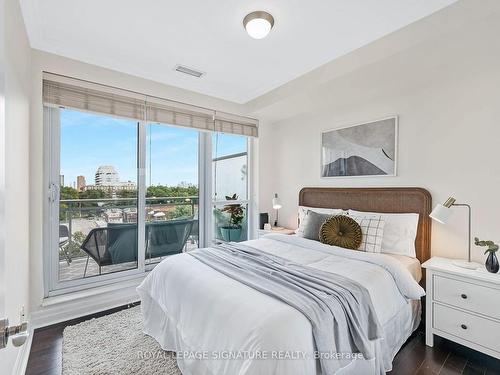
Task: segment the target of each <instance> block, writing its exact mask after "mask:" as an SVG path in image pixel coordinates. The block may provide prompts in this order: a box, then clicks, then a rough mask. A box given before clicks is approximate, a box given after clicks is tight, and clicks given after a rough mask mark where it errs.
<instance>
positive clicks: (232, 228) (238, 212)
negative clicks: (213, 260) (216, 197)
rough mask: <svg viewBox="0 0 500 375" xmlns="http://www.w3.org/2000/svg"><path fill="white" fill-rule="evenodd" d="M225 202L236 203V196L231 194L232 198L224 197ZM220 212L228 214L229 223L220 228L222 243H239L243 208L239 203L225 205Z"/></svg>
mask: <svg viewBox="0 0 500 375" xmlns="http://www.w3.org/2000/svg"><path fill="white" fill-rule="evenodd" d="M226 200H227V201H237V200H238V196H237V195H236V194H233V195H232V196H228V195H226ZM221 211H222V212H225V213H227V214H229V222H228V224H227V225H224V226H222V227H220V233H221V235H222V239H223V240H224V241H228V242H229V241H239V240H240V238H241V230H242V227H241V223H242V222H243V218H244V216H245V215H244V208H243V205H241V204H239V203H234V204H226V205H225V206H224V207H223V208H222V209H221Z"/></svg>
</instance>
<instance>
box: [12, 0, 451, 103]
mask: <svg viewBox="0 0 500 375" xmlns="http://www.w3.org/2000/svg"><path fill="white" fill-rule="evenodd" d="M455 1H456V0H307V1H306V0H273V1H269V0H254V1H244V0H211V1H209V0H183V1H178V0H177V1H173V0H162V1H159V0H143V1H137V0H105V1H103V0H85V1H68V0H43V1H39V0H21V4H22V9H23V14H24V18H25V22H26V27H27V30H28V34H29V38H30V43H31V46H32V47H33V48H37V49H40V50H44V51H47V52H52V53H55V54H58V55H62V56H66V57H69V58H73V59H77V60H81V61H84V62H87V63H91V64H95V65H100V66H103V67H106V68H110V69H114V70H117V71H121V72H124V73H128V74H132V75H136V76H139V77H143V78H147V79H152V80H155V81H159V82H162V83H166V84H169V85H173V86H177V87H181V88H184V89H188V90H192V91H196V92H199V93H202V94H207V95H211V96H215V97H219V98H223V99H227V100H230V101H234V102H238V103H245V102H247V101H249V100H251V99H253V98H255V97H258V96H260V95H262V94H264V93H266V92H268V91H270V90H272V89H274V88H276V87H278V86H280V85H282V84H284V83H286V82H288V81H290V80H292V79H294V78H297V77H298V76H300V75H302V74H304V73H307V72H308V71H311V70H313V69H315V68H317V67H319V66H320V65H323V64H325V63H327V62H329V61H331V60H333V59H335V58H337V57H339V56H342V55H344V54H346V53H348V52H351V51H353V50H355V49H357V48H359V47H361V46H363V45H365V44H367V43H370V42H372V41H374V40H376V39H378V38H380V37H382V36H384V35H386V34H388V33H390V32H393V31H395V30H397V29H399V28H401V27H404V26H406V25H408V24H410V23H412V22H414V21H416V20H418V19H420V18H423V17H425V16H427V15H429V14H431V13H433V12H435V11H437V10H439V9H441V8H444V7H446V6H448V5H450V4H452V3H454V2H455ZM254 10H266V11H268V12H269V13H271V14H272V15H273V16H274V18H275V25H274V28H273V30H272V31H271V33H270V34H269V36H268V37H267V38H265V39H262V40H254V39H252V38H250V37H249V36H248V35H247V34H246V32H245V30H244V28H243V25H242V20H243V17H244V16H245V15H246V14H247V13H249V12H251V11H254ZM176 64H184V65H187V66H189V67H192V68H196V69H199V70H201V71H203V72H206V75H205V76H204V77H203V78H200V79H198V78H194V77H190V76H186V75H183V74H181V73H178V72H176V71H174V70H173V69H174V66H175V65H176Z"/></svg>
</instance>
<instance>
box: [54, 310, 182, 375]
mask: <svg viewBox="0 0 500 375" xmlns="http://www.w3.org/2000/svg"><path fill="white" fill-rule="evenodd" d="M62 357H63V371H62V373H63V375H113V374H120V375H122V374H141V375H156V374H165V375H181V372H180V370H179V368H178V367H177V363H176V361H175V358H174V355H173V353H172V352H166V351H164V350H162V349H161V347H160V346H159V345H158V343H157V342H156V341H155V340H154V339H153V338H151V337H149V336H147V335H145V334H144V333H142V316H141V307H140V306H137V307H133V308H130V309H126V310H122V311H119V312H117V313H115V314H111V315H106V316H103V317H101V318H97V319H91V320H87V321H85V322H82V323H80V324H77V325H74V326H68V327H66V328H65V329H64V333H63V353H62Z"/></svg>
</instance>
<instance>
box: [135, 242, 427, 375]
mask: <svg viewBox="0 0 500 375" xmlns="http://www.w3.org/2000/svg"><path fill="white" fill-rule="evenodd" d="M247 244H248V245H249V246H252V247H254V248H258V249H260V250H262V251H265V252H268V253H271V254H274V255H278V256H281V257H284V258H287V259H290V260H292V261H294V262H297V263H300V264H304V265H308V266H309V267H313V268H317V269H321V270H324V271H328V272H334V273H337V274H341V275H344V276H347V277H349V278H351V279H353V280H354V281H357V282H358V283H360V284H361V285H363V286H364V287H365V288H367V290H368V291H369V294H370V297H371V299H372V302H373V305H374V308H375V311H376V313H377V317H378V319H379V322H380V323H381V325H382V327H383V328H384V331H385V332H384V340H382V341H379V342H377V343H376V344H375V345H376V348H375V351H376V353H377V356H376V360H377V361H383V363H384V366H385V368H386V369H387V370H390V368H391V362H392V359H393V356H394V355H395V353H396V352H397V350H399V348H400V346H401V344H402V343H404V341H405V340H406V338H407V337H408V336H409V335H410V334H411V332H412V331H413V330H414V329H415V326H416V325H418V322H419V316H418V318H417V317H416V315H417V312H418V313H419V309H420V305H419V304H418V306H417V304H416V303H410V301H411V300H419V299H420V297H421V296H423V295H424V294H425V292H424V291H423V289H422V288H421V287H420V286H419V285H418V283H417V282H416V281H415V280H414V278H413V277H412V276H411V274H410V272H409V271H408V270H407V269H405V268H404V267H403V266H402V265H401V264H400V263H398V261H397V260H395V259H394V258H391V257H390V256H387V255H383V254H373V253H364V252H358V251H352V250H346V249H342V248H338V247H332V246H328V245H324V244H321V243H319V242H316V241H311V240H307V239H304V238H300V237H296V236H285V235H277V234H270V235H267V236H264V237H263V238H261V239H258V240H252V241H248V242H247ZM137 290H138V292H139V294H140V296H141V300H142V311H143V316H144V332H145V333H146V334H148V335H150V336H152V337H154V338H155V339H156V340H157V341H158V343H159V344H160V346H161V347H162V348H163V349H164V350H171V351H175V352H177V363H178V366H179V368H180V369H181V371H182V373H183V374H184V375H204V374H207V375H223V374H227V375H237V374H241V375H243V374H245V375H247V374H248V375H249V374H252V375H253V374H259V375H260V374H262V375H264V374H276V375H295V374H296V375H314V374H317V373H318V364H317V359H315V358H314V350H315V348H314V341H313V336H312V332H311V325H310V323H309V321H308V320H307V319H306V318H305V316H304V315H302V314H301V313H300V312H299V311H297V310H295V309H294V308H293V307H290V306H288V305H287V304H285V303H284V302H281V301H279V300H277V299H274V298H273V297H270V296H268V295H265V294H262V293H260V292H258V291H256V290H254V289H252V288H250V287H248V286H246V285H244V284H241V283H239V282H237V281H235V280H233V279H231V278H229V277H227V276H225V275H223V274H221V273H219V272H217V271H215V270H213V269H212V268H210V267H208V266H207V265H205V264H203V263H201V262H199V261H198V260H196V259H195V258H194V257H192V256H190V255H189V254H179V255H175V256H171V257H169V258H167V259H165V260H164V261H162V262H161V263H160V264H159V265H158V266H157V267H156V268H155V269H154V270H153V271H152V272H151V273H150V274H149V275H148V276H147V277H146V279H145V280H144V282H143V283H142V284H141V285H140V286H139V287H138V288H137ZM370 362H371V361H366V360H357V361H354V362H353V365H351V366H348V367H347V368H344V369H343V370H342V373H345V374H370V373H371V372H370V371H371V369H372V368H375V364H374V363H370Z"/></svg>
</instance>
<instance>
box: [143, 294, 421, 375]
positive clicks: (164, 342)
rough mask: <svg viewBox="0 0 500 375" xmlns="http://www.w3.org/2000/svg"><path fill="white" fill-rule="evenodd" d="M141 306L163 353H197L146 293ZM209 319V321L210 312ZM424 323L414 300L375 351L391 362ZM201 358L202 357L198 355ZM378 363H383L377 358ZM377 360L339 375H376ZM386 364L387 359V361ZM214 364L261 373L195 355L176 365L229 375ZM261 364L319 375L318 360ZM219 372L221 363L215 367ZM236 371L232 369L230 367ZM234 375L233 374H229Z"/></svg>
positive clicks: (191, 373)
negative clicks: (421, 322) (214, 362)
mask: <svg viewBox="0 0 500 375" xmlns="http://www.w3.org/2000/svg"><path fill="white" fill-rule="evenodd" d="M141 298H142V304H141V309H142V313H143V317H144V327H143V331H144V333H145V334H147V335H149V336H151V337H153V338H154V339H155V340H156V341H157V342H158V343H159V344H160V346H161V348H162V349H163V350H167V351H173V352H177V353H191V354H194V353H197V348H193V347H190V346H189V345H188V344H187V343H186V342H185V340H183V338H182V332H181V330H179V329H178V327H177V324H176V322H175V321H174V320H173V319H172V318H171V317H170V316H169V315H168V312H167V311H166V309H163V308H162V307H161V306H160V305H159V304H158V303H157V302H156V301H155V300H153V299H152V298H151V297H150V296H148V295H146V294H145V293H141ZM207 319H210V316H209V312H208V311H207ZM420 319H421V303H420V300H412V301H410V302H409V303H407V304H405V305H403V306H402V308H401V309H400V311H399V312H398V313H397V314H396V315H394V316H393V317H392V319H389V320H388V321H387V322H385V323H384V324H383V325H382V326H383V329H384V339H383V340H382V341H379V342H378V343H377V344H378V345H384V346H386V348H385V349H386V350H376V352H377V353H382V352H384V353H391V354H390V356H391V357H390V358H389V359H388V360H389V361H390V362H392V360H393V359H394V356H395V355H396V354H397V352H398V351H399V349H400V348H401V346H402V345H403V344H404V343H405V342H406V340H407V339H408V337H409V336H410V335H411V334H412V333H413V331H415V329H417V327H418V326H419V324H420ZM199 354H200V356H201V355H202V354H201V353H199ZM375 360H381V358H377V359H375ZM375 360H371V361H368V360H355V361H353V362H352V364H351V365H350V366H347V367H345V368H343V369H342V370H341V371H339V372H338V374H342V375H346V374H349V375H351V374H367V375H368V374H373V373H375V372H376V371H375V368H377V366H376V363H375V362H374V361H375ZM386 360H387V359H386ZM212 361H241V362H242V366H241V371H240V374H239V375H243V374H244V375H254V374H255V375H257V374H260V373H261V372H259V371H257V372H256V368H255V367H253V369H252V370H250V371H246V369H245V365H244V362H245V361H242V360H238V359H213V358H209V359H204V358H200V359H197V358H193V356H192V355H189V356H184V357H178V358H177V365H178V366H179V369H180V370H181V372H182V373H183V375H201V374H206V375H226V374H221V373H214V371H212V368H213V366H212V365H211V363H212ZM262 361H266V362H267V361H279V363H276V366H273V365H271V364H269V363H265V365H264V363H263V365H264V366H263V368H266V369H267V370H269V369H270V368H275V369H277V370H278V371H277V372H274V374H277V375H278V374H279V375H281V374H282V375H317V374H320V373H321V372H320V370H319V362H318V361H315V360H302V359H267V360H262ZM215 367H217V368H219V369H220V363H219V364H218V365H217V366H215ZM229 367H233V366H229ZM233 368H234V367H233ZM227 375H233V374H227Z"/></svg>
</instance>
